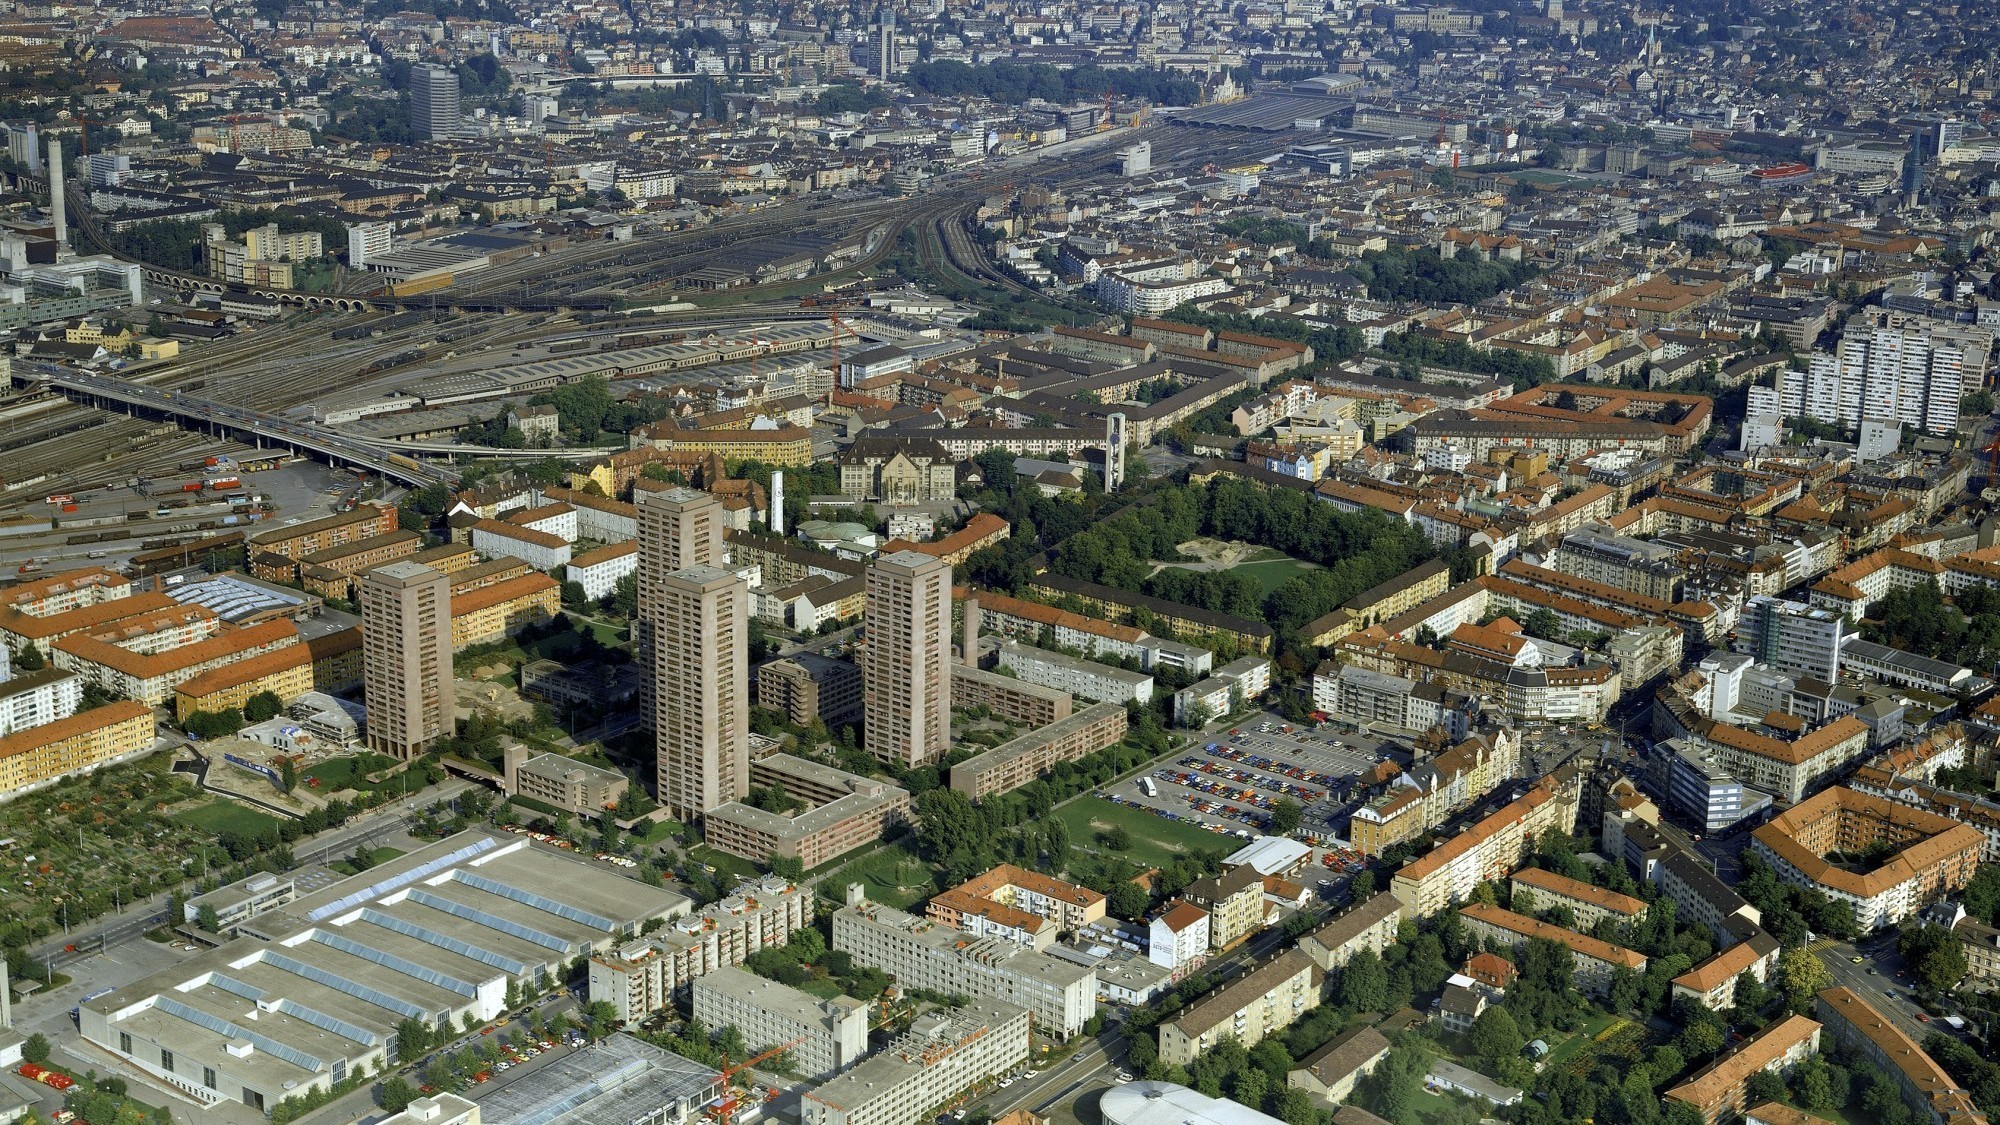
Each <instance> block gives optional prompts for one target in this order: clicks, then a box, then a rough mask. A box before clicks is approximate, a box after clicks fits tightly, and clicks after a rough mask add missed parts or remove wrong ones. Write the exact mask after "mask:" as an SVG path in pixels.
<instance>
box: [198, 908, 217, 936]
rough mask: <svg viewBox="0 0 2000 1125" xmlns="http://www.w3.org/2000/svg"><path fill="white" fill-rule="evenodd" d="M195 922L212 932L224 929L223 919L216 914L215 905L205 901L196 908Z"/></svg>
mask: <svg viewBox="0 0 2000 1125" xmlns="http://www.w3.org/2000/svg"><path fill="white" fill-rule="evenodd" d="M194 924H195V925H197V926H200V927H201V928H202V929H203V930H205V931H207V932H208V933H211V934H213V933H219V932H221V930H222V919H221V918H219V917H217V916H216V913H215V907H213V906H211V905H209V904H208V903H205V902H204V903H202V904H201V906H200V907H198V908H197V909H196V910H195V913H194Z"/></svg>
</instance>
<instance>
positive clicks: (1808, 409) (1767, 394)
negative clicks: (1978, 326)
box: [1749, 313, 1978, 434]
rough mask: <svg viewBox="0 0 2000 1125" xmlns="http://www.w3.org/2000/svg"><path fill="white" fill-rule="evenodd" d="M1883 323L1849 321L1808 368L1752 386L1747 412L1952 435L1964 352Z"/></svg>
mask: <svg viewBox="0 0 2000 1125" xmlns="http://www.w3.org/2000/svg"><path fill="white" fill-rule="evenodd" d="M1884 320H1885V318H1884V316H1883V314H1881V313H1876V314H1873V315H1865V316H1857V317H1854V318H1853V319H1851V320H1850V321H1848V323H1847V327H1846V329H1845V331H1844V332H1843V333H1842V335H1841V339H1840V343H1839V345H1838V347H1837V350H1835V351H1833V352H1815V353H1813V355H1812V356H1811V358H1810V360H1809V361H1808V363H1807V366H1806V370H1804V371H1782V372H1779V373H1778V375H1777V377H1776V379H1775V380H1774V385H1773V386H1770V387H1762V386H1758V387H1752V388H1751V389H1750V394H1751V397H1750V400H1749V412H1750V413H1751V414H1765V415H1777V416H1780V417H1787V418H1792V417H1800V416H1806V417H1812V418H1823V419H1827V420H1829V421H1835V422H1839V423H1840V424H1841V425H1843V426H1846V427H1848V428H1850V429H1852V428H1855V427H1858V426H1860V425H1861V423H1862V421H1863V420H1864V419H1875V420H1880V421H1893V422H1900V423H1902V424H1903V425H1905V426H1909V427H1912V428H1915V429H1920V430H1927V431H1929V432H1931V433H1938V434H1948V433H1951V432H1952V431H1953V430H1954V428H1955V427H1956V426H1957V425H1958V417H1959V415H1958V404H1959V399H1960V398H1961V397H1963V395H1964V393H1965V388H1966V375H1967V371H1966V353H1965V349H1964V348H1963V347H1961V346H1959V345H1958V343H1957V342H1956V341H1953V340H1951V339H1949V338H1948V337H1945V336H1942V335H1936V334H1933V333H1932V332H1931V331H1929V330H1927V329H1925V328H1921V327H1912V328H1893V327H1888V326H1887V325H1886V324H1885V323H1884ZM1973 374H1974V375H1975V378H1976V377H1977V375H1978V373H1977V372H1974V373H1973ZM1975 385H1976V382H1975Z"/></svg>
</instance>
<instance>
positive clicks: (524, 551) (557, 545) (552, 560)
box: [472, 520, 570, 571]
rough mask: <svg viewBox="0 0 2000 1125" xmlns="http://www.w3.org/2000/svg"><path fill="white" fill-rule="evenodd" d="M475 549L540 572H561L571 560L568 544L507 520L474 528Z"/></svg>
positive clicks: (473, 542) (554, 536)
mask: <svg viewBox="0 0 2000 1125" xmlns="http://www.w3.org/2000/svg"><path fill="white" fill-rule="evenodd" d="M472 549H473V550H475V551H478V552H479V553H480V554H482V555H485V556H486V557H487V558H510V559H520V560H521V561H522V562H524V563H527V564H528V565H529V566H532V567H534V568H535V569H536V570H540V571H560V570H561V569H562V568H564V567H566V566H568V565H569V560H570V545H569V541H568V540H565V539H563V538H562V537H561V536H558V535H551V534H549V533H548V532H546V531H536V530H535V529H534V528H531V527H521V526H519V525H517V524H512V523H508V522H507V521H505V520H480V521H479V522H477V523H475V524H473V525H472Z"/></svg>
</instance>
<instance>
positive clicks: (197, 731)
mask: <svg viewBox="0 0 2000 1125" xmlns="http://www.w3.org/2000/svg"><path fill="white" fill-rule="evenodd" d="M181 728H182V729H183V730H185V731H187V732H188V733H189V734H191V735H194V736H195V737H196V738H227V737H229V736H230V735H232V734H235V733H236V732H237V731H239V730H242V729H243V712H241V711H238V710H236V709H235V708H233V707H231V708H229V709H227V710H223V711H196V712H194V713H193V714H191V715H189V716H188V717H187V718H186V719H185V720H183V721H182V722H181Z"/></svg>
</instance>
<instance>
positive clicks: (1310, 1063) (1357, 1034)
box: [1285, 1025, 1390, 1120]
mask: <svg viewBox="0 0 2000 1125" xmlns="http://www.w3.org/2000/svg"><path fill="white" fill-rule="evenodd" d="M1389 1051H1390V1044H1389V1037H1388V1036H1386V1035H1383V1034H1382V1033H1381V1032H1380V1031H1377V1030H1375V1029H1374V1028H1372V1027H1368V1026H1366V1025H1364V1026H1361V1027H1355V1028H1350V1029H1348V1030H1347V1031H1343V1032H1341V1033H1340V1034H1339V1035H1336V1036H1334V1037H1333V1038H1332V1039H1330V1040H1328V1041H1327V1043H1326V1045H1325V1046H1323V1047H1321V1048H1320V1049H1319V1050H1317V1051H1314V1052H1313V1053H1312V1054H1310V1055H1307V1056H1306V1057H1305V1058H1302V1059H1300V1060H1299V1061H1298V1065H1296V1066H1294V1067H1293V1068H1292V1069H1291V1071H1290V1072H1289V1073H1287V1074H1286V1075H1285V1084H1286V1085H1287V1086H1289V1087H1291V1088H1292V1089H1294V1090H1304V1091H1306V1092H1307V1093H1310V1094H1313V1095H1314V1096H1316V1097H1319V1098H1323V1099H1325V1101H1326V1102H1327V1104H1329V1105H1334V1106H1339V1105H1342V1104H1343V1103H1345V1102H1346V1101H1347V1099H1348V1098H1350V1097H1353V1096H1354V1088H1355V1087H1356V1086H1357V1085H1359V1084H1360V1082H1361V1080H1362V1079H1363V1078H1366V1077H1368V1076H1369V1075H1370V1074H1373V1073H1374V1072H1375V1068H1376V1067H1378V1066H1380V1065H1382V1060H1384V1059H1386V1058H1388V1057H1389ZM1336 1120H1338V1119H1337V1118H1336Z"/></svg>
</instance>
